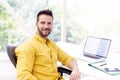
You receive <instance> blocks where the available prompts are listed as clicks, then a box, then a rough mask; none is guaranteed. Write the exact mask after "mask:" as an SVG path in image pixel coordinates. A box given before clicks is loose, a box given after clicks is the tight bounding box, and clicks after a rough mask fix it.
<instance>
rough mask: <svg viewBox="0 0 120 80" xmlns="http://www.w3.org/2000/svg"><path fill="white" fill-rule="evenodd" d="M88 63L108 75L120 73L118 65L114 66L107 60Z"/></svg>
mask: <svg viewBox="0 0 120 80" xmlns="http://www.w3.org/2000/svg"><path fill="white" fill-rule="evenodd" d="M88 65H89V66H91V67H93V68H95V69H98V70H100V71H103V72H105V73H107V74H110V75H120V67H118V66H114V64H110V63H108V62H107V61H98V62H93V63H88Z"/></svg>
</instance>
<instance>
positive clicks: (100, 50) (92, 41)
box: [83, 36, 111, 57]
mask: <svg viewBox="0 0 120 80" xmlns="http://www.w3.org/2000/svg"><path fill="white" fill-rule="evenodd" d="M110 44H111V40H110V39H106V38H99V37H93V36H88V37H87V39H86V43H85V46H84V49H83V53H84V54H91V55H98V56H102V57H107V54H108V51H109V48H110Z"/></svg>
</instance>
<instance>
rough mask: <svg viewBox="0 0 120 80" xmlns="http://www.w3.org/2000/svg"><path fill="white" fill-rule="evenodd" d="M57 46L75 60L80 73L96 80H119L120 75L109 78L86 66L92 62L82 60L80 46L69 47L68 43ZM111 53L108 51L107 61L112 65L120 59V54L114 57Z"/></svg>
mask: <svg viewBox="0 0 120 80" xmlns="http://www.w3.org/2000/svg"><path fill="white" fill-rule="evenodd" d="M58 46H59V47H61V48H62V49H63V50H64V51H66V52H67V53H69V54H70V55H71V56H73V57H75V58H77V61H78V66H79V69H80V72H81V73H83V74H86V75H89V76H92V77H95V78H96V79H100V80H120V75H117V76H111V75H109V74H107V73H104V72H102V71H99V70H97V69H95V68H92V67H90V66H88V63H89V62H91V61H92V60H91V61H90V59H89V58H88V60H87V59H84V58H83V56H82V55H83V53H82V49H83V47H82V46H80V45H74V44H72V45H71V44H69V43H58ZM111 53H112V54H111ZM113 53H114V52H113V51H109V54H108V58H107V60H108V61H110V62H112V63H114V62H116V61H117V62H118V61H120V58H119V57H120V54H118V53H117V54H116V55H115V54H113ZM93 61H96V60H93Z"/></svg>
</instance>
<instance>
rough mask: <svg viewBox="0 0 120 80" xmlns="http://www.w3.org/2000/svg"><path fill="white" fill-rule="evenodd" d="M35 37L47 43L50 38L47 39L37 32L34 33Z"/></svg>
mask: <svg viewBox="0 0 120 80" xmlns="http://www.w3.org/2000/svg"><path fill="white" fill-rule="evenodd" d="M34 37H35V38H36V39H37V40H39V41H40V42H42V43H47V42H48V41H49V39H45V38H43V37H41V36H40V35H38V34H37V33H36V34H35V35H34Z"/></svg>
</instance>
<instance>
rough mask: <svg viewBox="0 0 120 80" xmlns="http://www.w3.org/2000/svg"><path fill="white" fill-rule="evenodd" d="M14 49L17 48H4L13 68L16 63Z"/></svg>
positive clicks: (9, 46)
mask: <svg viewBox="0 0 120 80" xmlns="http://www.w3.org/2000/svg"><path fill="white" fill-rule="evenodd" d="M16 47H17V45H15V44H9V45H7V47H6V51H7V54H8V57H9V59H10V61H11V62H12V64H13V65H14V67H16V63H17V58H16V55H15V48H16Z"/></svg>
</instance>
